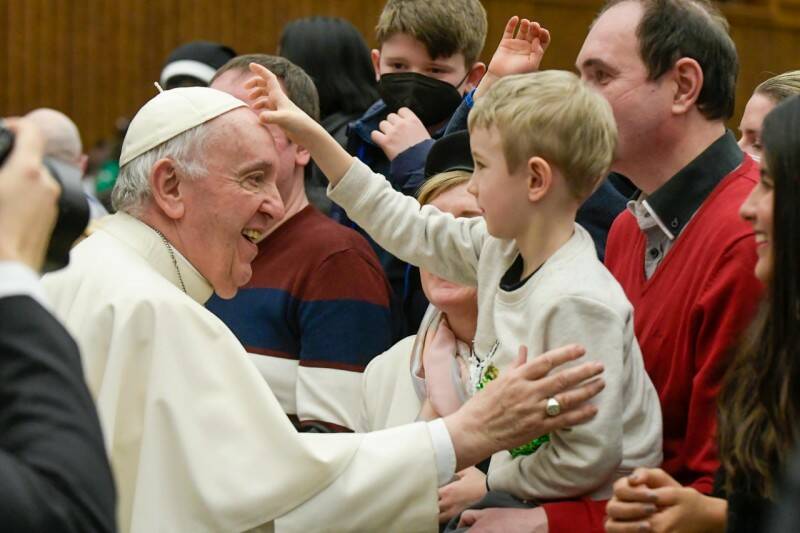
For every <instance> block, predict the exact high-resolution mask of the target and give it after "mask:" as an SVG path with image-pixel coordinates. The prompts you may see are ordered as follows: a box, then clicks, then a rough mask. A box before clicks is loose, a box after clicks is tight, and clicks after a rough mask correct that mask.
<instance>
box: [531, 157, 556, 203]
mask: <svg viewBox="0 0 800 533" xmlns="http://www.w3.org/2000/svg"><path fill="white" fill-rule="evenodd" d="M525 170H526V174H527V176H526V177H527V179H528V200H529V201H531V202H538V201H539V200H541V199H542V198H544V196H545V195H546V194H547V192H548V191H549V190H550V188H551V186H552V185H553V169H552V167H551V166H550V163H548V162H547V161H545V160H544V159H542V158H541V157H531V158H530V159H528V164H527V167H526V169H525Z"/></svg>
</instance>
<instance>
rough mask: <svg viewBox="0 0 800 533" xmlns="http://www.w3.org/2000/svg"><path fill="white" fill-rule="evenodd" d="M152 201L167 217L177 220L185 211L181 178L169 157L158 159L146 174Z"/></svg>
mask: <svg viewBox="0 0 800 533" xmlns="http://www.w3.org/2000/svg"><path fill="white" fill-rule="evenodd" d="M147 179H148V181H149V182H150V192H151V194H152V196H153V202H155V204H156V205H157V206H158V207H159V208H160V209H161V211H162V212H163V213H164V215H166V216H167V217H169V218H171V219H173V220H178V219H180V218H182V217H183V214H184V212H185V205H184V200H185V199H184V198H183V195H182V188H181V178H180V177H179V176H178V174H177V172H176V171H175V163H174V162H173V161H172V160H171V159H167V158H165V159H159V160H158V161H156V164H155V165H153V168H151V169H150V175H149V176H148V178H147Z"/></svg>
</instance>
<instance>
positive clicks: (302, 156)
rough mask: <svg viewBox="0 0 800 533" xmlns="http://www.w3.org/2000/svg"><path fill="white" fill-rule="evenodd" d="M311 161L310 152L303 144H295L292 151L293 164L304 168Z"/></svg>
mask: <svg viewBox="0 0 800 533" xmlns="http://www.w3.org/2000/svg"><path fill="white" fill-rule="evenodd" d="M310 161H311V152H309V151H308V149H307V148H306V147H305V146H300V145H299V144H296V145H295V151H294V164H295V165H296V166H298V167H303V168H305V167H306V166H308V163H309V162H310Z"/></svg>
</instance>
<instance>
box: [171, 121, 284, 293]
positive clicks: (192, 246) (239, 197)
mask: <svg viewBox="0 0 800 533" xmlns="http://www.w3.org/2000/svg"><path fill="white" fill-rule="evenodd" d="M208 127H210V128H213V130H212V131H211V132H209V134H208V137H207V138H206V142H205V145H204V147H203V154H202V155H200V157H202V158H203V161H204V163H205V166H206V168H207V175H206V176H205V177H200V178H193V177H186V176H180V178H181V193H182V195H185V196H184V198H185V200H184V205H185V215H184V217H183V218H182V219H181V220H180V227H179V238H180V241H181V245H182V246H181V250H182V251H183V252H184V253H185V254H186V257H187V259H188V260H189V261H190V262H191V263H192V264H193V265H194V266H195V267H196V268H197V270H198V271H200V273H201V274H202V275H203V276H204V277H205V278H206V279H207V280H208V281H209V282H210V283H211V285H212V286H213V287H214V290H215V291H216V293H217V294H218V295H219V296H220V297H222V298H232V297H233V296H234V295H235V294H236V291H237V290H238V289H239V287H241V286H242V285H244V284H245V283H247V282H248V281H249V280H250V277H251V276H252V274H253V271H252V269H251V267H250V263H251V262H252V261H253V259H255V257H256V254H257V253H258V247H257V246H256V244H255V242H257V241H258V240H259V239H260V236H261V235H263V234H264V232H265V231H266V229H267V227H268V226H269V225H270V223H271V222H272V221H273V220H279V219H280V218H281V217H283V203H282V201H281V198H280V195H279V194H278V189H277V187H276V185H275V177H276V171H277V168H278V153H277V152H276V150H275V147H274V143H273V141H272V137H271V136H270V135H269V133H267V130H266V129H265V128H263V127H261V126H260V125H259V123H258V119H257V118H256V115H255V114H254V113H252V112H251V111H249V110H247V109H244V108H238V109H235V110H233V111H230V112H228V113H225V114H224V115H222V116H220V117H218V118H216V119H214V120H212V121H211V122H209V123H208ZM177 172H180V171H177ZM187 178H188V179H187Z"/></svg>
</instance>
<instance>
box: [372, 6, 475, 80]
mask: <svg viewBox="0 0 800 533" xmlns="http://www.w3.org/2000/svg"><path fill="white" fill-rule="evenodd" d="M487 26H488V22H487V20H486V10H485V9H484V8H483V5H481V3H480V0H387V2H386V5H384V6H383V11H382V12H381V16H380V18H379V19H378V25H377V26H376V27H375V37H376V38H377V39H378V43H379V44H380V45H381V46H383V43H384V42H386V41H387V40H388V39H390V38H391V37H392V36H393V35H395V34H396V33H405V34H406V35H410V36H411V37H413V38H414V39H416V40H418V41H419V42H421V43H422V44H424V45H425V48H426V49H427V50H428V55H430V56H431V59H438V58H440V57H450V56H452V55H454V54H457V53H462V54H464V64H465V66H466V67H467V69H470V68H472V65H474V64H475V62H476V61H478V57H479V56H480V54H481V50H483V45H484V43H485V42H486V31H487Z"/></svg>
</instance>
